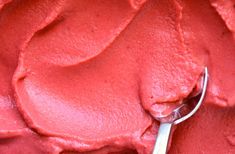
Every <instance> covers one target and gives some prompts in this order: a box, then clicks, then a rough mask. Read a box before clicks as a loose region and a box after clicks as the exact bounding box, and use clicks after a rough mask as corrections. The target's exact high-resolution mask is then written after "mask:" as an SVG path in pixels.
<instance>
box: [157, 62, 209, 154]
mask: <svg viewBox="0 0 235 154" xmlns="http://www.w3.org/2000/svg"><path fill="white" fill-rule="evenodd" d="M207 83H208V70H207V67H205V68H204V75H203V77H202V80H201V89H200V90H199V92H197V93H196V94H194V95H193V96H191V97H190V98H188V99H185V100H183V103H182V104H181V105H180V106H179V107H178V108H176V109H175V110H173V111H172V113H171V114H169V115H167V116H162V117H157V118H156V120H158V121H160V127H159V130H158V136H157V139H156V143H155V146H154V150H153V154H166V151H167V146H168V142H169V138H170V134H171V129H172V126H173V125H177V124H179V123H181V122H183V121H185V120H186V119H188V118H190V117H191V116H192V115H193V114H194V113H196V111H197V110H198V109H199V107H200V106H201V104H202V101H203V99H204V97H205V93H206V88H207ZM199 96H200V97H199ZM198 97H199V98H198ZM197 98H198V101H197V102H195V99H197Z"/></svg>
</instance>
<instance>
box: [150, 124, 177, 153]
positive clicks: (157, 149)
mask: <svg viewBox="0 0 235 154" xmlns="http://www.w3.org/2000/svg"><path fill="white" fill-rule="evenodd" d="M172 126H173V123H161V124H160V127H159V130H158V136H157V140H156V143H155V146H154V150H153V154H166V151H167V145H168V141H169V138H170V134H171V128H172Z"/></svg>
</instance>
